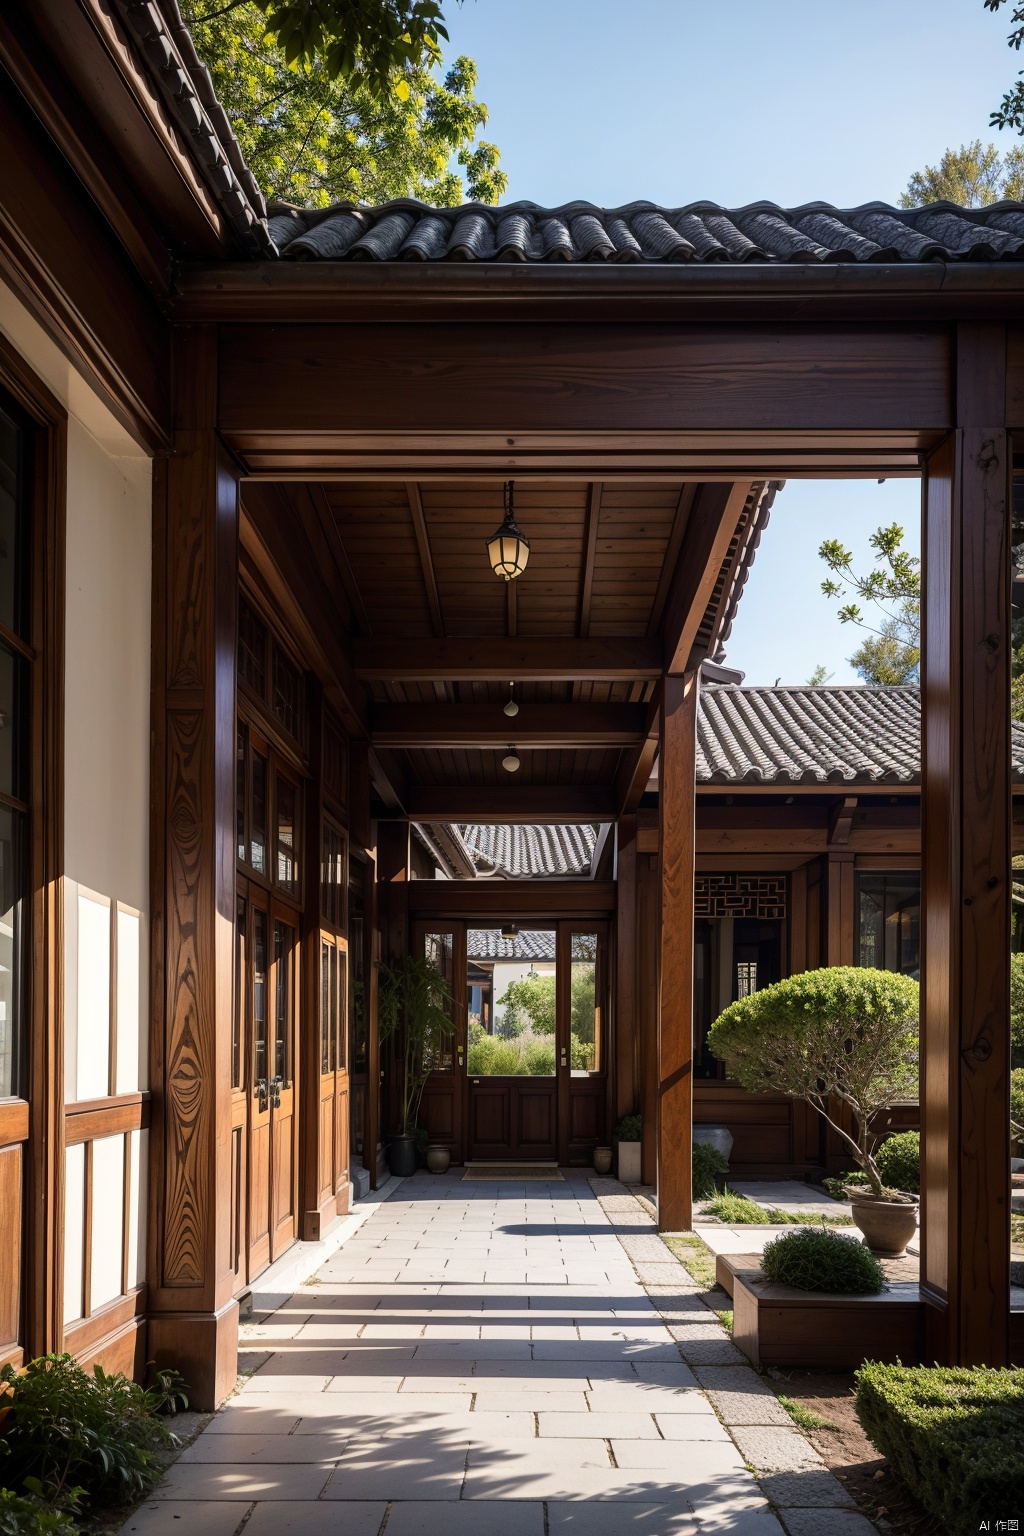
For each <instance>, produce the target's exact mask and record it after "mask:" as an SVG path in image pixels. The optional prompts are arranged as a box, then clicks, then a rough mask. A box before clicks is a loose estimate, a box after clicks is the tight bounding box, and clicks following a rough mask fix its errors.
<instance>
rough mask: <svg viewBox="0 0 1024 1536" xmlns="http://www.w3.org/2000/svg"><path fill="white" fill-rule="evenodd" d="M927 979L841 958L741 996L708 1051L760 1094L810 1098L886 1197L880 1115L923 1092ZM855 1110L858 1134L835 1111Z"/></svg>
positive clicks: (716, 1028)
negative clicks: (923, 982)
mask: <svg viewBox="0 0 1024 1536" xmlns="http://www.w3.org/2000/svg"><path fill="white" fill-rule="evenodd" d="M917 1015H918V986H917V982H916V981H914V980H913V978H912V977H910V976H898V975H896V974H894V973H893V972H890V971H877V970H872V969H870V968H868V967H863V966H852V965H850V966H847V965H837V966H830V967H828V968H827V969H825V970H821V971H805V972H804V973H803V974H801V975H797V976H790V977H787V979H786V980H785V981H777V982H775V983H774V985H772V986H770V987H765V988H763V990H762V991H760V992H753V993H751V994H750V996H749V997H742V998H740V999H739V1001H738V1002H735V1003H731V1004H730V1005H729V1007H728V1008H726V1009H725V1011H724V1012H723V1013H721V1014H719V1016H718V1018H717V1019H716V1020H715V1022H714V1024H713V1025H712V1027H711V1033H710V1035H709V1037H708V1049H709V1050H710V1051H711V1052H712V1053H713V1055H715V1056H717V1057H718V1059H719V1060H720V1061H724V1062H725V1063H726V1065H727V1067H728V1070H729V1074H730V1076H732V1077H735V1078H738V1080H739V1082H740V1083H741V1084H742V1086H743V1087H744V1088H746V1089H747V1091H748V1092H750V1093H786V1094H789V1095H790V1096H791V1097H792V1098H796V1099H806V1100H807V1102H808V1103H809V1104H813V1105H814V1107H815V1109H817V1110H819V1111H820V1113H821V1114H822V1115H823V1116H824V1117H825V1119H826V1120H827V1121H828V1122H829V1124H830V1125H831V1126H832V1127H833V1129H834V1130H835V1131H836V1132H837V1133H838V1134H839V1136H840V1137H841V1138H842V1140H843V1141H844V1142H845V1143H846V1145H847V1146H848V1147H849V1148H850V1150H851V1151H852V1152H853V1155H854V1157H855V1158H856V1160H857V1162H858V1163H859V1164H860V1166H861V1168H863V1170H864V1172H865V1173H866V1174H867V1176H868V1182H869V1183H870V1185H871V1188H872V1191H873V1192H874V1193H875V1194H876V1195H880V1194H881V1193H882V1188H883V1185H882V1180H881V1177H880V1175H879V1172H878V1167H877V1165H876V1163H875V1160H874V1158H873V1156H872V1154H871V1135H870V1129H869V1128H870V1125H871V1121H872V1119H873V1117H874V1116H875V1115H876V1114H877V1113H878V1112H879V1111H880V1110H883V1109H888V1108H889V1106H890V1105H892V1104H893V1103H895V1102H896V1101H897V1100H898V1099H904V1098H911V1097H913V1096H914V1095H915V1094H916V1092H917V1053H918V1045H917ZM837 1100H838V1101H839V1102H841V1103H843V1104H845V1105H846V1106H847V1107H848V1108H849V1109H850V1110H851V1111H852V1112H853V1115H854V1119H855V1120H856V1123H857V1135H856V1137H853V1136H851V1135H850V1134H849V1132H848V1131H847V1130H846V1129H845V1128H844V1126H843V1125H842V1124H840V1123H838V1122H837V1120H835V1119H834V1118H833V1114H834V1109H833V1105H834V1103H835V1102H836V1101H837Z"/></svg>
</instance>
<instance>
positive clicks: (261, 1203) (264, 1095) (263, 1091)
mask: <svg viewBox="0 0 1024 1536" xmlns="http://www.w3.org/2000/svg"><path fill="white" fill-rule="evenodd" d="M249 922H250V925H251V927H250V934H251V937H250V942H249V954H250V965H249V973H248V978H247V987H246V990H247V993H248V1009H247V1013H248V1031H247V1033H248V1045H249V1059H250V1062H251V1070H250V1076H249V1084H250V1091H249V1157H248V1164H249V1212H248V1215H249V1220H248V1248H249V1259H248V1271H247V1275H248V1279H249V1280H252V1279H254V1278H255V1276H256V1275H258V1274H259V1272H260V1270H262V1269H266V1267H267V1265H268V1264H269V1263H270V1173H271V1161H270V1092H269V1079H270V1072H269V1049H270V1020H269V1017H268V1010H269V987H270V915H269V913H268V911H267V909H266V907H264V906H259V905H257V904H256V902H255V901H250V903H249Z"/></svg>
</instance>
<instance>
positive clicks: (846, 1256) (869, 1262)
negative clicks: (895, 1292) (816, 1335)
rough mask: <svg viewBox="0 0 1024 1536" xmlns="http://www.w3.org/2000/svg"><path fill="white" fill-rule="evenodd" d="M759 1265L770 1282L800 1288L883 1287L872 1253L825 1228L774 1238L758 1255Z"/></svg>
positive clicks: (850, 1292) (849, 1291)
mask: <svg viewBox="0 0 1024 1536" xmlns="http://www.w3.org/2000/svg"><path fill="white" fill-rule="evenodd" d="M761 1268H762V1269H763V1271H764V1277H765V1279H766V1280H768V1281H770V1283H771V1284H772V1285H793V1286H796V1288H797V1289H798V1290H801V1291H828V1292H830V1293H831V1294H832V1295H843V1296H877V1295H878V1292H879V1291H881V1290H884V1289H885V1274H884V1272H883V1270H882V1266H881V1264H879V1262H878V1260H877V1259H876V1258H875V1256H874V1254H872V1253H869V1252H868V1250H867V1249H866V1248H865V1247H864V1246H863V1244H862V1243H859V1242H857V1241H856V1240H855V1239H853V1238H850V1237H840V1235H839V1233H838V1232H827V1231H826V1230H825V1229H824V1228H816V1229H815V1228H810V1229H805V1230H804V1231H802V1232H785V1233H783V1235H782V1236H781V1237H776V1238H774V1239H773V1240H772V1241H771V1242H770V1243H768V1244H767V1245H766V1247H765V1250H764V1253H763V1254H762V1256H761Z"/></svg>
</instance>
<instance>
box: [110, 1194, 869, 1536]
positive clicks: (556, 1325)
mask: <svg viewBox="0 0 1024 1536" xmlns="http://www.w3.org/2000/svg"><path fill="white" fill-rule="evenodd" d="M460 1175H461V1170H453V1171H452V1173H450V1174H449V1175H446V1176H443V1177H436V1178H434V1177H430V1176H427V1175H420V1176H418V1177H417V1178H415V1179H411V1180H407V1181H406V1182H405V1183H404V1184H402V1185H400V1186H399V1188H398V1189H397V1190H396V1192H395V1194H394V1196H393V1197H392V1198H391V1199H390V1200H388V1201H386V1202H384V1203H382V1204H381V1205H380V1206H379V1207H378V1209H377V1210H376V1212H375V1213H374V1215H373V1216H372V1217H371V1218H370V1220H369V1221H367V1222H366V1224H365V1225H364V1226H363V1227H362V1228H361V1229H360V1230H359V1231H358V1232H357V1233H355V1235H354V1236H353V1237H351V1238H350V1239H349V1240H348V1241H347V1242H346V1243H345V1245H344V1246H343V1247H342V1248H341V1249H339V1250H338V1252H337V1253H336V1254H335V1255H334V1257H333V1258H331V1259H330V1260H329V1261H328V1262H327V1263H326V1264H325V1265H324V1266H323V1268H322V1269H321V1270H320V1272H319V1275H318V1276H317V1277H316V1278H315V1281H314V1282H313V1283H307V1285H305V1286H303V1287H302V1288H301V1289H300V1290H299V1291H298V1292H297V1293H296V1294H295V1295H294V1296H293V1297H292V1298H291V1300H290V1301H289V1302H287V1304H286V1305H284V1306H283V1307H281V1308H280V1309H279V1310H278V1311H276V1312H275V1313H273V1314H272V1315H271V1317H270V1318H269V1319H267V1320H266V1321H262V1322H257V1323H256V1324H254V1325H252V1326H250V1327H248V1328H246V1329H244V1330H243V1351H248V1350H256V1351H261V1353H259V1354H257V1355H255V1356H252V1355H249V1356H248V1357H247V1355H246V1354H244V1353H243V1356H242V1360H241V1364H242V1367H243V1368H245V1362H246V1359H247V1358H248V1359H249V1361H250V1363H251V1364H253V1365H255V1366H256V1367H257V1368H256V1369H255V1371H254V1374H252V1375H251V1376H250V1377H248V1379H246V1380H245V1382H244V1384H243V1385H242V1386H241V1387H240V1390H239V1391H238V1393H237V1394H236V1395H235V1396H234V1397H233V1398H232V1399H231V1400H230V1402H229V1403H228V1404H227V1406H226V1407H225V1408H224V1409H223V1410H222V1411H221V1412H220V1413H219V1414H217V1415H216V1417H215V1418H214V1419H213V1420H212V1422H211V1423H210V1425H209V1426H208V1427H207V1428H206V1429H205V1430H204V1431H203V1433H202V1434H201V1435H200V1436H199V1438H198V1439H197V1440H196V1441H195V1442H194V1444H193V1445H191V1446H190V1447H189V1448H188V1449H187V1450H186V1451H185V1452H184V1453H183V1455H182V1456H181V1457H180V1459H179V1460H178V1461H177V1462H176V1463H175V1464H174V1466H173V1467H172V1468H171V1469H170V1471H169V1473H168V1476H167V1478H166V1480H165V1481H164V1483H163V1484H161V1486H160V1488H159V1489H158V1490H157V1492H156V1494H155V1495H154V1496H153V1498H151V1499H150V1500H149V1502H148V1503H147V1504H145V1505H144V1506H143V1507H142V1508H141V1509H140V1510H139V1511H138V1512H137V1513H136V1514H135V1515H134V1516H132V1517H131V1518H130V1519H129V1521H128V1522H127V1524H126V1526H125V1531H126V1533H138V1536H170V1533H172V1532H175V1533H178V1536H186V1533H187V1536H233V1533H235V1532H238V1531H240V1530H241V1529H242V1527H243V1526H244V1532H245V1536H328V1533H330V1536H384V1532H385V1531H386V1533H387V1536H697V1533H698V1532H715V1533H718V1532H721V1533H731V1536H782V1530H783V1527H782V1526H781V1525H780V1524H779V1521H778V1519H777V1518H776V1515H775V1514H774V1513H773V1512H772V1510H771V1508H770V1507H769V1505H768V1503H767V1502H766V1500H765V1495H764V1492H763V1490H762V1488H761V1486H759V1484H758V1483H757V1481H755V1478H754V1477H753V1475H752V1474H751V1472H750V1471H749V1470H748V1467H747V1466H746V1465H745V1460H746V1459H747V1458H748V1457H751V1456H754V1457H755V1458H756V1447H755V1445H754V1442H751V1445H750V1446H745V1447H744V1448H743V1449H742V1450H741V1448H740V1446H741V1445H742V1443H743V1442H742V1437H741V1438H740V1444H739V1445H738V1444H737V1441H736V1439H735V1438H733V1437H731V1436H730V1434H729V1433H728V1432H727V1431H726V1429H725V1428H724V1427H723V1422H722V1420H723V1419H724V1421H725V1422H726V1423H730V1422H733V1419H734V1416H730V1415H729V1414H728V1413H723V1412H722V1406H723V1401H727V1400H728V1396H727V1394H728V1392H729V1391H732V1392H733V1394H734V1398H733V1400H734V1401H735V1402H736V1403H737V1404H738V1405H739V1407H740V1408H741V1409H742V1408H743V1405H744V1404H745V1403H749V1401H750V1400H751V1388H752V1387H756V1388H757V1389H758V1392H759V1393H760V1394H763V1398H762V1397H760V1396H757V1397H756V1398H754V1399H753V1401H754V1409H755V1411H754V1412H753V1413H752V1414H751V1413H747V1416H746V1417H745V1418H744V1417H743V1414H742V1413H741V1415H740V1420H739V1422H741V1423H746V1424H747V1425H751V1424H752V1425H761V1426H765V1425H766V1424H767V1425H771V1424H776V1425H778V1424H779V1423H780V1421H781V1423H782V1424H784V1425H788V1426H789V1427H788V1429H784V1428H778V1429H776V1430H774V1431H773V1430H769V1429H765V1428H763V1427H762V1428H761V1429H758V1430H750V1429H748V1430H747V1431H746V1433H747V1435H748V1437H749V1436H754V1437H755V1439H756V1436H761V1437H762V1438H761V1444H764V1443H765V1442H764V1436H765V1435H768V1436H769V1438H770V1436H771V1435H772V1434H774V1435H775V1436H776V1443H777V1442H778V1440H779V1437H780V1436H781V1437H785V1439H786V1444H787V1450H786V1452H785V1457H791V1452H792V1446H790V1443H789V1437H793V1444H795V1443H796V1442H797V1441H798V1442H799V1445H800V1446H801V1447H803V1448H804V1450H806V1451H808V1452H809V1451H810V1450H811V1448H810V1447H809V1446H808V1444H807V1442H806V1440H804V1439H803V1437H802V1436H800V1435H799V1434H798V1432H797V1431H795V1430H794V1429H793V1428H792V1425H791V1424H790V1423H789V1421H788V1420H787V1419H786V1416H785V1414H784V1412H783V1410H782V1409H781V1407H780V1405H779V1404H778V1403H777V1401H776V1400H775V1398H774V1397H773V1395H772V1394H771V1393H769V1392H768V1391H767V1388H766V1387H764V1385H763V1384H762V1383H761V1382H760V1381H759V1380H758V1378H757V1377H755V1376H754V1374H753V1373H752V1372H750V1371H749V1370H747V1369H746V1367H745V1366H742V1365H737V1364H735V1363H731V1364H730V1362H733V1357H734V1356H735V1351H733V1347H732V1345H731V1343H730V1342H729V1341H728V1339H727V1337H726V1336H725V1335H724V1333H723V1332H722V1330H721V1329H720V1328H719V1327H718V1325H717V1322H715V1320H714V1318H713V1314H711V1313H710V1312H709V1311H708V1310H707V1308H706V1307H705V1306H704V1304H703V1302H702V1301H700V1298H699V1297H698V1296H697V1295H696V1294H695V1293H694V1291H693V1288H692V1286H691V1285H690V1283H689V1277H688V1276H687V1274H686V1271H685V1270H683V1269H682V1268H681V1267H680V1266H679V1265H678V1264H677V1263H676V1262H675V1260H674V1259H670V1256H669V1255H668V1252H667V1250H666V1248H665V1246H664V1245H663V1244H662V1243H661V1241H660V1239H658V1238H657V1237H656V1235H655V1234H654V1233H653V1231H652V1230H651V1226H650V1221H649V1218H648V1217H647V1216H646V1215H645V1214H644V1213H643V1212H642V1211H641V1209H640V1207H639V1206H638V1205H637V1204H636V1202H635V1201H633V1200H632V1199H631V1198H630V1197H628V1196H626V1195H625V1192H624V1191H622V1189H621V1186H617V1185H614V1184H613V1183H612V1181H607V1182H605V1181H599V1182H598V1183H597V1185H596V1187H597V1188H598V1190H599V1192H602V1191H603V1192H604V1193H605V1194H608V1195H610V1196H611V1198H608V1199H605V1200H604V1201H603V1202H599V1201H598V1199H597V1198H596V1197H595V1194H594V1191H593V1189H592V1188H591V1186H590V1184H589V1183H588V1181H587V1179H586V1177H585V1176H583V1175H579V1176H577V1175H573V1174H567V1175H566V1177H565V1179H564V1181H563V1182H559V1183H518V1184H496V1183H475V1182H468V1181H467V1182H463V1180H462V1179H461V1176H460ZM616 1191H618V1193H617V1194H616V1193H615V1192H616ZM602 1204H603V1205H604V1207H606V1209H603V1208H602ZM644 1228H646V1229H647V1230H644ZM620 1236H621V1238H622V1241H620ZM627 1249H628V1250H629V1251H628V1252H627ZM631 1256H632V1258H631ZM666 1261H668V1262H666ZM634 1262H635V1264H636V1267H634ZM642 1282H643V1283H642ZM645 1286H646V1288H645ZM673 1288H674V1289H673ZM673 1318H674V1319H676V1323H675V1325H674V1324H673V1323H672V1321H671V1319H673ZM679 1324H682V1325H684V1326H683V1327H680V1326H679ZM686 1324H689V1325H690V1328H689V1335H690V1337H691V1338H692V1341H693V1342H692V1343H691V1345H690V1350H691V1351H692V1350H694V1349H695V1350H696V1351H697V1353H696V1355H694V1354H693V1353H690V1354H689V1355H688V1358H689V1359H690V1360H691V1363H692V1365H693V1369H691V1365H688V1364H686V1363H684V1359H683V1354H682V1353H681V1351H683V1350H684V1348H685V1346H683V1345H681V1344H680V1343H678V1342H677V1341H678V1340H679V1339H680V1338H681V1337H683V1336H684V1335H685V1334H686V1333H687V1331H688V1330H687V1328H686V1327H685V1325H686ZM712 1334H713V1335H714V1337H713V1338H712V1337H710V1335H712ZM702 1349H703V1350H704V1353H703V1354H702V1353H701V1350H702ZM705 1360H706V1361H708V1362H709V1364H708V1366H707V1368H705V1369H701V1367H700V1363H699V1362H702V1361H705ZM715 1360H719V1361H725V1362H726V1363H725V1364H712V1363H710V1362H713V1361H715ZM695 1370H696V1371H697V1374H696V1375H695V1374H694V1371H695ZM698 1375H699V1376H700V1377H701V1379H702V1380H703V1382H704V1386H706V1387H708V1388H709V1389H710V1394H711V1395H710V1397H709V1395H708V1393H707V1392H706V1391H704V1390H702V1386H701V1385H700V1383H699V1382H698ZM716 1388H717V1389H718V1390H715V1389H716ZM723 1394H725V1397H723ZM768 1400H770V1401H768ZM762 1404H764V1405H765V1406H766V1407H767V1408H768V1409H769V1410H770V1411H768V1412H765V1411H763V1408H762V1411H756V1410H758V1408H759V1406H761V1405H762ZM716 1409H717V1410H718V1411H717V1412H716ZM720 1415H721V1417H720ZM735 1435H740V1432H739V1431H734V1436H735ZM785 1457H784V1464H785V1465H787V1466H788V1465H789V1463H788V1462H786V1461H785ZM798 1462H799V1453H798ZM815 1463H817V1464H818V1465H819V1466H820V1462H819V1461H818V1458H817V1457H816V1455H815V1456H814V1457H813V1460H812V1461H811V1462H810V1463H807V1466H808V1470H811V1469H812V1468H813V1466H814V1464H815ZM755 1464H758V1465H761V1463H758V1462H757V1461H756V1460H755ZM801 1465H804V1463H801ZM829 1481H830V1482H831V1481H832V1480H831V1479H829ZM836 1488H837V1489H838V1485H836ZM814 1502H818V1501H817V1499H815V1500H814ZM825 1502H829V1503H835V1502H839V1503H842V1502H846V1503H847V1504H848V1500H846V1499H845V1495H840V1497H839V1498H838V1499H828V1500H826V1501H825ZM807 1513H808V1514H809V1515H811V1516H813V1526H812V1525H811V1524H808V1523H807V1520H806V1517H805V1519H804V1521H803V1523H802V1524H801V1523H800V1522H799V1521H797V1523H796V1527H794V1525H792V1524H791V1523H790V1520H789V1519H788V1518H786V1526H787V1528H788V1529H789V1530H790V1531H791V1533H793V1536H797V1528H798V1529H799V1533H800V1536H803V1533H804V1532H805V1531H807V1532H810V1531H811V1530H812V1528H813V1529H816V1530H819V1531H829V1532H831V1533H833V1536H834V1533H837V1532H838V1531H846V1530H847V1529H848V1530H849V1531H850V1536H856V1533H855V1529H854V1526H853V1525H852V1524H851V1525H849V1526H847V1524H846V1523H845V1522H847V1521H850V1520H854V1521H856V1522H857V1529H858V1530H861V1529H867V1530H870V1527H867V1526H866V1524H865V1525H864V1526H863V1527H861V1526H860V1517H859V1516H851V1515H849V1514H840V1513H839V1511H838V1510H836V1509H830V1510H828V1511H827V1512H825V1511H808V1512H807ZM837 1517H838V1518H837ZM819 1522H820V1523H819Z"/></svg>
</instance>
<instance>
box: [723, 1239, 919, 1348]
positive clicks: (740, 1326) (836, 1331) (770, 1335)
mask: <svg viewBox="0 0 1024 1536" xmlns="http://www.w3.org/2000/svg"><path fill="white" fill-rule="evenodd" d="M716 1270H717V1276H718V1283H719V1285H722V1286H724V1288H725V1289H726V1290H727V1291H728V1292H729V1293H730V1295H731V1296H732V1302H733V1343H734V1344H735V1345H736V1347H737V1349H740V1350H742V1351H743V1353H744V1354H745V1355H746V1356H747V1358H748V1360H750V1361H751V1363H752V1364H753V1365H755V1366H759V1367H760V1366H767V1365H777V1366H791V1367H817V1368H819V1369H825V1370H834V1371H853V1370H856V1369H857V1367H858V1366H860V1365H863V1364H864V1362H865V1360H880V1361H882V1362H883V1363H884V1364H887V1365H888V1364H895V1362H896V1361H902V1363H903V1364H904V1365H921V1364H922V1363H923V1362H924V1302H923V1301H922V1300H921V1294H920V1290H919V1288H918V1286H917V1285H914V1284H909V1283H908V1284H897V1285H894V1286H892V1287H891V1288H890V1289H889V1290H887V1291H883V1292H882V1294H881V1295H880V1296H831V1295H827V1294H826V1293H825V1292H822V1291H798V1290H796V1289H795V1288H794V1287H793V1286H789V1285H766V1284H765V1281H764V1277H763V1275H762V1273H761V1268H760V1259H759V1255H757V1254H752V1253H739V1254H735V1253H734V1254H719V1256H718V1261H717V1264H716Z"/></svg>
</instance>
